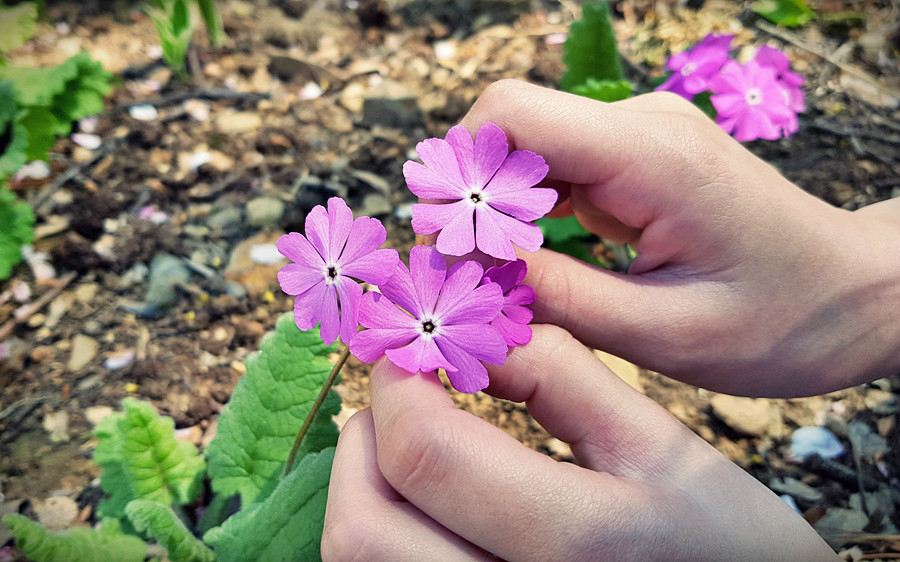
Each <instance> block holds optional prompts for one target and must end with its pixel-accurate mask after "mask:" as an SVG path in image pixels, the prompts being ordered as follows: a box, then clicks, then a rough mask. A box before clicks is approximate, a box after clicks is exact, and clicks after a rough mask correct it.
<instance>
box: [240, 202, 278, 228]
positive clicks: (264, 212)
mask: <svg viewBox="0 0 900 562" xmlns="http://www.w3.org/2000/svg"><path fill="white" fill-rule="evenodd" d="M282 215H284V202H283V201H281V200H280V199H276V198H274V197H257V198H256V199H253V200H251V201H250V202H249V203H247V222H248V223H250V226H253V227H256V228H269V227H275V226H278V221H280V220H281V217H282Z"/></svg>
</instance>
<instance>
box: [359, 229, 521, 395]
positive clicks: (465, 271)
mask: <svg viewBox="0 0 900 562" xmlns="http://www.w3.org/2000/svg"><path fill="white" fill-rule="evenodd" d="M483 276H484V269H482V267H481V265H480V264H478V263H477V262H474V261H471V260H467V261H461V262H459V263H456V264H454V265H453V266H452V267H450V269H449V271H448V270H447V262H446V260H445V259H444V257H443V256H442V255H441V254H440V253H438V251H437V250H436V249H435V248H433V247H430V246H421V245H420V246H415V247H413V249H412V250H411V251H410V253H409V269H407V268H406V267H405V266H404V265H402V263H401V265H399V266H398V267H397V269H396V271H395V272H394V275H393V276H392V277H391V279H390V280H389V281H388V282H387V283H384V284H382V285H380V287H379V288H380V289H381V294H378V293H366V294H365V295H363V298H362V303H361V304H360V310H359V322H360V324H362V325H363V326H365V327H366V328H368V329H367V330H364V331H362V332H360V333H358V334H357V335H356V337H354V338H353V340H352V341H351V342H350V351H351V352H352V353H353V355H355V356H356V357H357V359H359V360H360V361H363V362H370V361H374V360H375V359H377V358H378V357H380V356H381V355H386V356H387V358H388V359H389V360H390V361H391V362H393V363H394V364H395V365H397V366H398V367H400V368H401V369H403V370H405V371H407V372H409V373H418V372H430V371H434V370H436V369H444V370H446V372H447V377H448V378H449V379H450V383H451V384H452V385H453V387H454V388H455V389H457V390H459V391H460V392H469V393H471V392H478V391H479V390H482V389H483V388H485V387H486V386H487V385H488V382H489V379H488V374H487V369H485V367H484V365H483V364H482V363H481V362H482V361H485V362H487V363H491V364H494V365H501V364H503V362H504V361H506V352H507V347H506V344H505V343H504V341H503V336H502V335H501V334H500V331H499V330H497V328H494V327H493V326H491V325H490V324H489V323H490V322H491V321H492V320H494V319H495V318H496V317H497V314H498V313H499V312H500V309H501V307H502V306H503V291H502V290H501V288H500V286H499V285H497V284H496V283H488V284H484V285H482V284H481V280H482V278H483ZM398 307H399V308H398Z"/></svg>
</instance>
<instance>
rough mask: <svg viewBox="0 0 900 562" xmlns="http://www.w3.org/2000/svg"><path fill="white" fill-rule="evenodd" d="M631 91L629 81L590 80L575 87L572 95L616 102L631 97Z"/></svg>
mask: <svg viewBox="0 0 900 562" xmlns="http://www.w3.org/2000/svg"><path fill="white" fill-rule="evenodd" d="M631 90H632V86H631V83H630V82H628V81H627V80H595V79H593V78H588V79H587V82H585V83H584V84H582V85H580V86H575V87H574V88H573V89H572V93H573V94H578V95H579V96H584V97H586V98H591V99H595V100H600V101H605V102H614V101H619V100H624V99H627V98H628V97H630V96H631Z"/></svg>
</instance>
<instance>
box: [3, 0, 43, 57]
mask: <svg viewBox="0 0 900 562" xmlns="http://www.w3.org/2000/svg"><path fill="white" fill-rule="evenodd" d="M37 15H38V9H37V4H35V3H34V2H22V3H21V4H18V5H16V6H4V5H2V4H0V53H6V52H8V51H11V50H13V49H17V48H19V47H21V46H22V45H24V44H25V41H28V40H29V39H31V37H32V36H33V35H34V32H35V30H37Z"/></svg>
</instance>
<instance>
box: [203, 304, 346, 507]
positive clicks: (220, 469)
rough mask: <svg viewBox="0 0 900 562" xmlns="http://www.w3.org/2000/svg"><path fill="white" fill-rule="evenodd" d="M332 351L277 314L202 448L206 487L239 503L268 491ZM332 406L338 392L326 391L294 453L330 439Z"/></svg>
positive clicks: (332, 442) (324, 374) (334, 437)
mask: <svg viewBox="0 0 900 562" xmlns="http://www.w3.org/2000/svg"><path fill="white" fill-rule="evenodd" d="M334 349H335V347H334V346H327V345H325V344H323V343H322V339H321V338H320V337H319V332H318V330H315V329H313V330H308V331H306V332H301V331H300V330H299V329H298V328H297V326H296V325H295V324H294V319H293V315H292V314H290V313H287V314H285V315H283V316H282V317H281V319H280V320H279V321H278V325H277V326H276V327H275V331H274V332H273V333H270V334H268V335H267V336H266V337H265V338H264V339H263V341H262V343H261V344H260V351H259V353H257V354H254V355H252V356H251V357H249V358H248V359H247V362H246V366H247V374H246V375H245V376H244V378H243V379H241V381H240V382H239V383H238V384H237V387H236V388H235V389H234V394H233V395H232V396H231V401H230V402H229V404H228V406H227V407H226V408H225V410H224V411H223V412H222V415H221V417H220V418H219V425H218V430H217V432H216V437H215V438H214V439H213V440H212V442H211V443H210V444H209V446H208V447H207V448H206V450H205V454H206V458H207V461H208V463H209V475H210V478H211V479H212V488H213V490H215V491H216V492H217V493H219V494H224V495H228V496H231V495H234V494H240V495H241V503H242V505H244V506H248V505H250V504H251V503H253V502H254V501H259V500H261V499H262V497H264V496H265V495H266V494H267V493H269V492H271V489H272V487H273V485H274V484H275V483H276V482H277V480H278V477H279V475H280V473H281V471H282V470H283V467H284V463H285V461H286V460H287V456H288V453H289V452H290V450H291V446H292V445H293V443H294V438H295V437H296V435H297V431H298V430H299V429H300V426H301V425H302V424H303V420H304V419H305V418H306V415H307V413H308V412H309V410H310V408H311V407H312V404H313V402H314V401H315V399H316V396H318V394H319V391H320V390H321V388H322V385H323V384H324V382H325V379H326V378H328V374H329V373H330V372H331V369H332V365H331V363H330V362H329V361H328V355H329V354H330V353H333V352H334ZM339 410H340V397H339V396H338V395H337V393H336V392H334V391H331V392H329V395H328V397H327V398H326V399H325V403H324V404H323V405H322V409H321V410H319V414H318V416H317V418H316V420H315V421H314V422H313V424H312V426H311V427H310V428H309V432H308V433H307V435H306V439H305V440H304V445H303V447H302V448H301V449H300V452H299V456H298V458H302V455H304V454H305V453H308V452H314V451H319V450H322V449H324V448H327V447H333V446H334V445H335V444H336V443H337V437H338V431H337V426H336V425H335V424H334V422H333V421H332V420H331V416H333V415H335V414H337V413H338V411H339Z"/></svg>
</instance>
